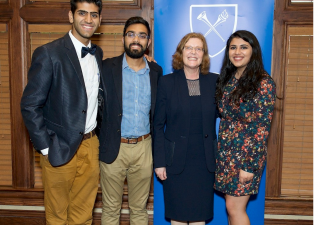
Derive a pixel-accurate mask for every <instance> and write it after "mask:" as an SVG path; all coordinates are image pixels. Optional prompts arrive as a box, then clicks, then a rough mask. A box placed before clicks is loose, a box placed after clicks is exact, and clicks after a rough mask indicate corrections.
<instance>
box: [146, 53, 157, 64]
mask: <svg viewBox="0 0 320 225" xmlns="http://www.w3.org/2000/svg"><path fill="white" fill-rule="evenodd" d="M144 57H145V58H146V59H147V60H148V62H155V63H157V61H156V60H154V58H152V56H148V55H146V54H144Z"/></svg>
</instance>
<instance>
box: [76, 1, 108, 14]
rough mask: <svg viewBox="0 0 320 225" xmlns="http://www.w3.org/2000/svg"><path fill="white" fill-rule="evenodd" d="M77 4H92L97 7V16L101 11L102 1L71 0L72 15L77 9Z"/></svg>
mask: <svg viewBox="0 0 320 225" xmlns="http://www.w3.org/2000/svg"><path fill="white" fill-rule="evenodd" d="M79 2H87V3H93V4H95V5H96V6H98V7H99V15H100V14H101V10H102V1H101V0H71V1H70V5H71V12H72V14H73V15H74V13H75V11H76V9H77V3H79Z"/></svg>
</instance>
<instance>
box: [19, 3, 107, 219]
mask: <svg viewBox="0 0 320 225" xmlns="http://www.w3.org/2000/svg"><path fill="white" fill-rule="evenodd" d="M70 3H71V10H70V12H69V21H70V23H71V24H72V30H71V31H70V32H69V33H68V34H66V35H65V36H64V37H62V38H60V39H57V40H55V41H53V42H51V43H48V44H46V45H43V46H41V47H39V48H37V49H36V50H35V51H34V53H33V56H32V64H31V67H30V70H29V72H28V84H27V86H26V88H25V90H24V93H23V96H22V99H21V112H22V116H23V119H24V122H25V125H26V127H27V129H28V131H29V134H30V139H31V141H32V143H33V145H34V148H35V150H36V151H38V152H39V153H40V164H41V167H42V180H43V185H44V192H45V195H44V204H45V210H46V221H47V224H54V225H58V224H61V225H62V224H69V225H71V224H91V223H92V209H93V206H94V202H95V198H96V193H97V189H98V182H99V160H98V158H99V157H98V155H99V150H98V148H99V141H98V138H97V136H95V127H96V124H97V108H98V98H97V97H98V88H99V79H100V74H101V69H102V55H103V52H102V50H101V49H100V48H99V47H98V46H96V45H94V44H91V42H90V37H91V36H92V35H93V33H94V32H95V31H96V30H97V28H98V27H99V26H100V22H101V16H100V14H101V10H102V2H101V0H85V1H83V0H71V2H70Z"/></svg>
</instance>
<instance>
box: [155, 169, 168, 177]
mask: <svg viewBox="0 0 320 225" xmlns="http://www.w3.org/2000/svg"><path fill="white" fill-rule="evenodd" d="M154 171H155V172H156V174H157V177H159V178H160V180H166V179H167V171H166V168H165V167H159V168H156V169H155V170H154Z"/></svg>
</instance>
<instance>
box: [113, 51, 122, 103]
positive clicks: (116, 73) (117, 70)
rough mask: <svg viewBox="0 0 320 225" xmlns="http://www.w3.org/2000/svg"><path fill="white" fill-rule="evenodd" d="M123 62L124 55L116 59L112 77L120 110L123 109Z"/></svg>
mask: <svg viewBox="0 0 320 225" xmlns="http://www.w3.org/2000/svg"><path fill="white" fill-rule="evenodd" d="M122 60H123V54H122V55H120V56H118V57H116V58H115V59H114V61H113V65H112V76H113V81H114V86H115V89H116V93H117V96H118V101H119V104H120V108H121V109H122Z"/></svg>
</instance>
